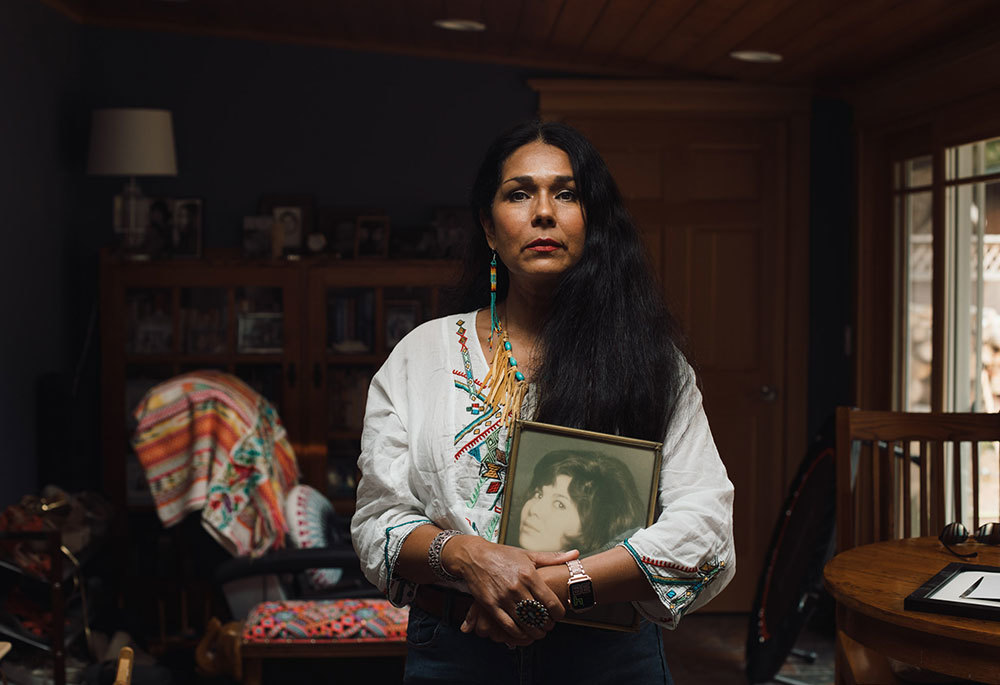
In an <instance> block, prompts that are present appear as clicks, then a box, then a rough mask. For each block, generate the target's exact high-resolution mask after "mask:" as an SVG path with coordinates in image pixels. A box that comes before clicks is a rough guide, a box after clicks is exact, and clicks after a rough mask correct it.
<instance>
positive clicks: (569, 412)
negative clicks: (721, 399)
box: [461, 121, 684, 441]
mask: <svg viewBox="0 0 1000 685" xmlns="http://www.w3.org/2000/svg"><path fill="white" fill-rule="evenodd" d="M535 141H541V142H543V143H546V144H548V145H553V146H555V147H558V148H559V149H561V150H562V151H563V152H565V153H566V154H567V156H568V157H569V159H570V163H571V164H572V166H573V177H574V179H575V181H576V189H577V193H578V196H579V198H580V202H581V205H582V207H583V212H584V217H585V220H586V239H585V242H584V250H583V256H582V257H581V258H580V261H578V262H577V263H576V264H575V265H574V266H573V267H572V268H570V269H569V270H567V272H566V273H565V274H563V276H562V278H561V279H560V282H559V285H558V286H557V288H556V291H555V293H554V297H553V306H552V309H551V311H550V313H549V315H548V318H547V320H546V321H545V323H544V325H543V327H542V331H541V341H540V342H541V345H542V348H541V351H542V354H543V357H542V365H541V368H539V369H538V370H536V372H535V376H534V378H533V379H532V380H533V382H534V383H535V385H536V387H537V390H538V393H539V395H538V398H539V403H538V408H537V412H536V414H535V416H534V417H533V418H534V419H535V420H537V421H542V422H545V423H552V424H556V425H560V426H568V427H571V428H584V429H587V430H593V431H598V432H601V433H613V434H618V435H625V436H629V437H637V438H644V439H647V440H656V441H659V440H662V439H663V437H664V435H665V434H666V428H667V426H668V425H669V421H670V416H671V414H672V413H673V408H674V399H675V395H676V391H677V387H678V383H679V378H680V372H681V368H682V365H683V363H684V362H683V355H682V353H681V344H680V333H679V328H678V326H677V324H676V322H675V319H674V318H673V316H671V314H670V312H669V311H668V310H667V307H666V305H665V304H664V302H663V298H662V297H661V295H660V292H659V288H658V287H657V284H656V282H655V280H654V278H653V276H652V273H651V270H650V267H649V264H648V262H647V258H646V252H645V249H644V248H643V246H642V242H641V240H640V238H639V233H638V231H637V230H636V227H635V223H634V222H633V221H632V217H631V216H630V215H629V213H628V211H627V210H626V209H625V204H624V202H623V201H622V197H621V193H620V192H619V190H618V186H617V184H616V183H615V181H614V179H613V178H612V177H611V173H610V172H609V171H608V168H607V165H606V164H605V163H604V160H603V159H602V158H601V156H600V154H599V153H598V152H597V150H596V149H594V146H593V145H591V144H590V142H589V141H588V140H587V139H586V138H584V137H583V135H582V134H581V133H580V132H579V131H577V130H576V129H574V128H572V127H571V126H568V125H566V124H562V123H556V122H541V121H530V122H526V123H523V124H519V125H517V126H515V127H514V128H512V129H510V130H508V131H507V132H506V133H504V134H502V135H501V136H500V137H498V138H497V139H496V140H495V141H494V142H493V143H492V145H490V147H489V149H488V150H487V151H486V155H485V157H484V159H483V162H482V164H481V165H480V167H479V173H478V174H477V175H476V180H475V184H474V185H473V188H472V193H471V208H472V214H473V216H474V217H475V221H476V224H477V227H478V230H477V231H475V232H474V234H473V235H472V236H470V242H469V245H468V250H467V258H466V261H465V270H466V273H465V278H464V280H463V283H464V288H463V289H464V292H463V297H462V302H461V303H462V307H463V310H464V311H471V310H474V309H481V308H483V307H487V306H489V262H490V259H491V255H492V251H491V250H490V247H489V245H488V244H487V242H486V237H485V234H484V232H483V227H482V220H481V218H482V217H483V216H490V215H491V213H492V209H493V199H494V197H495V195H496V191H497V188H498V187H499V186H500V181H501V173H502V171H503V165H504V162H506V161H507V158H508V157H510V156H511V154H513V153H514V151H515V150H517V149H518V148H520V147H521V146H523V145H527V144H528V143H532V142H535ZM508 285H509V274H508V272H507V268H506V267H505V266H504V265H503V264H502V263H501V262H500V261H499V260H498V262H497V300H498V301H501V300H503V299H504V298H505V297H506V296H507V288H508Z"/></svg>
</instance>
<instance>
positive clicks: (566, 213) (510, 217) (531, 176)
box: [482, 141, 586, 278]
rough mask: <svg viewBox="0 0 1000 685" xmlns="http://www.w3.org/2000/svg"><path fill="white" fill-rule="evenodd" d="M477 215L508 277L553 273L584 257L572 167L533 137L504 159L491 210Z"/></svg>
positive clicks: (561, 154) (559, 153) (583, 228)
mask: <svg viewBox="0 0 1000 685" xmlns="http://www.w3.org/2000/svg"><path fill="white" fill-rule="evenodd" d="M482 219H483V228H484V229H485V231H486V239H487V242H488V243H489V245H490V247H491V248H492V249H494V250H496V251H497V254H498V255H499V257H500V259H501V260H502V261H503V263H504V264H505V265H506V266H507V269H508V270H509V271H510V274H511V277H512V278H516V277H518V276H521V277H529V278H530V277H551V276H558V275H560V274H562V273H563V272H565V271H566V270H567V269H569V268H570V267H571V266H573V265H574V264H576V263H577V262H578V261H579V260H580V257H581V256H583V245H584V238H585V236H586V226H585V221H584V216H583V206H582V205H581V204H580V199H579V197H578V196H577V192H576V182H575V180H574V178H573V166H572V164H571V163H570V159H569V156H568V155H567V154H566V153H565V152H563V151H562V150H561V149H559V148H557V147H555V146H553V145H548V144H547V143H542V142H540V141H535V142H533V143H528V144H527V145H523V146H521V147H519V148H518V149H517V150H515V151H514V153H513V154H511V156H510V157H508V158H507V161H505V162H504V165H503V170H502V173H501V177H500V187H499V188H497V192H496V195H495V196H494V198H493V208H492V212H491V215H490V216H488V217H482Z"/></svg>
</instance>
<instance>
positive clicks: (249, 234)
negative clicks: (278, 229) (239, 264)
mask: <svg viewBox="0 0 1000 685" xmlns="http://www.w3.org/2000/svg"><path fill="white" fill-rule="evenodd" d="M273 233H274V217H273V216H271V215H270V214H267V215H263V216H245V217H243V256H245V257H257V258H267V257H270V256H272V253H271V241H272V234H273Z"/></svg>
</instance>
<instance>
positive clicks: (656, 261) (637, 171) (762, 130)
mask: <svg viewBox="0 0 1000 685" xmlns="http://www.w3.org/2000/svg"><path fill="white" fill-rule="evenodd" d="M564 119H565V120H566V121H567V122H568V123H570V124H572V125H574V126H576V127H577V128H579V129H580V130H582V131H583V132H584V133H585V134H586V135H587V136H588V137H589V138H590V139H591V140H592V142H593V143H594V144H595V145H596V146H597V148H598V149H599V150H600V151H601V153H602V155H603V156H604V157H605V159H606V161H607V163H608V165H609V167H610V168H611V171H612V173H613V174H614V176H615V178H616V180H617V181H618V183H619V185H620V186H621V190H622V193H623V194H624V195H625V198H626V202H627V204H628V207H629V209H630V211H631V212H632V213H633V215H634V216H635V218H636V220H637V222H638V224H639V226H640V229H641V231H642V233H643V237H644V239H645V242H646V244H647V247H648V249H649V252H650V256H651V259H652V261H653V265H654V268H655V269H656V271H657V273H658V275H659V277H660V280H661V282H662V285H663V287H664V289H665V295H666V297H667V301H668V303H669V304H670V306H671V308H672V310H673V312H674V313H675V315H676V316H677V317H678V318H679V319H680V320H681V324H682V326H683V328H684V331H685V333H686V334H687V336H688V344H689V351H690V358H691V362H692V364H693V365H694V367H695V369H696V370H697V372H698V374H699V377H700V380H701V383H702V392H703V394H704V401H705V409H706V412H707V414H708V417H709V421H710V423H711V427H712V432H713V434H714V436H715V440H716V443H717V445H718V448H719V452H720V454H721V455H722V459H723V461H724V462H725V464H726V468H727V469H728V471H729V476H730V478H731V479H732V481H733V483H734V484H735V486H736V501H735V511H734V525H735V536H736V547H737V575H736V578H735V579H734V580H733V582H732V583H731V584H730V586H729V587H728V588H727V589H726V590H725V592H724V593H723V594H722V595H720V596H719V597H718V598H717V599H715V600H714V601H713V602H712V604H711V605H709V606H710V609H711V610H715V611H746V610H749V608H750V606H751V603H752V600H753V596H754V592H755V591H756V586H757V580H758V577H759V574H760V571H761V569H762V568H763V566H764V555H765V554H766V551H767V547H768V542H769V538H770V533H771V529H772V526H773V525H774V522H775V520H776V517H777V515H778V509H779V508H780V506H781V502H782V500H783V496H784V492H785V484H786V481H787V477H788V474H787V473H786V471H787V469H786V466H785V456H784V453H785V432H786V416H785V406H786V404H785V402H786V399H790V398H788V397H787V396H786V393H785V390H786V382H785V380H786V378H785V375H786V353H787V350H786V340H787V335H786V332H787V331H786V326H787V323H788V322H787V314H788V312H787V306H786V302H787V292H786V288H787V280H788V278H787V275H788V268H787V267H788V265H787V264H786V235H785V225H786V216H787V208H786V197H787V193H788V190H787V187H786V183H787V181H786V179H787V161H786V160H787V151H786V149H785V148H786V145H785V138H784V131H785V129H784V124H783V123H782V122H781V121H780V120H774V119H767V118H746V119H739V118H732V117H717V118H714V119H713V118H704V117H699V118H695V117H690V116H688V117H683V116H678V115H674V114H671V115H664V114H659V115H655V114H654V115H646V116H643V115H638V116H637V115H630V116H627V117H626V116H611V115H609V114H602V115H601V116H597V117H586V116H567V117H564ZM803 258H804V255H803ZM803 325H804V322H803ZM804 399H805V398H804V397H797V398H794V401H795V402H798V403H800V404H804ZM797 458H801V454H798V455H796V459H797ZM793 463H795V461H794V460H793Z"/></svg>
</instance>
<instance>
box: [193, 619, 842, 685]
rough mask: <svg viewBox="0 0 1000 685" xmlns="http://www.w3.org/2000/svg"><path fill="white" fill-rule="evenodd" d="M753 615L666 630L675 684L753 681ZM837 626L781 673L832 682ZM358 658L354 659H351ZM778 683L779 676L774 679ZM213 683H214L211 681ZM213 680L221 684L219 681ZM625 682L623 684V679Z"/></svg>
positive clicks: (281, 673)
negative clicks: (749, 664) (749, 654)
mask: <svg viewBox="0 0 1000 685" xmlns="http://www.w3.org/2000/svg"><path fill="white" fill-rule="evenodd" d="M748 622H749V618H748V616H747V615H746V614H709V613H704V614H692V615H691V616H687V617H685V618H684V620H683V621H682V622H681V624H680V626H679V627H678V628H677V630H675V631H666V632H665V633H664V644H665V649H666V653H667V663H668V664H669V666H670V670H671V673H672V674H673V677H674V682H675V683H676V685H748V678H747V676H746V671H745V666H744V663H745V662H744V654H745V649H746V639H747V631H748V627H749V623H748ZM832 635H833V628H832V626H831V625H830V624H829V623H828V622H826V621H825V620H824V617H823V616H819V617H818V618H816V619H815V620H813V621H812V622H811V623H810V624H809V625H808V626H806V628H805V629H804V630H803V631H802V632H801V633H800V635H799V639H798V642H797V643H796V648H797V649H802V650H805V651H809V652H815V653H816V660H815V661H814V662H813V663H807V662H806V661H805V660H803V659H800V658H798V657H796V656H794V655H792V656H789V657H788V659H787V660H786V662H785V665H784V666H783V667H782V668H781V670H780V671H779V675H781V676H784V677H787V678H791V679H793V680H794V681H795V682H797V683H801V684H802V685H832V684H833V682H834V680H833V636H832ZM352 661H353V660H352ZM345 665H346V667H347V668H348V669H349V670H348V671H347V672H339V677H343V678H344V680H342V682H363V681H366V682H368V683H370V684H371V685H379V684H381V683H386V684H391V683H395V682H398V679H399V675H398V674H400V671H401V669H402V662H401V661H399V662H398V663H397V662H395V661H393V660H386V659H381V660H378V661H367V662H365V663H361V661H360V660H359V661H358V662H357V663H350V664H344V662H343V661H342V662H341V663H340V665H339V666H338V667H339V668H344V667H345ZM268 666H269V668H270V670H267V671H265V678H264V682H265V683H268V684H269V685H278V684H281V685H284V684H285V683H289V685H290V684H292V683H295V684H296V685H299V684H301V683H304V682H310V681H311V680H313V679H315V677H316V676H317V675H318V674H320V673H325V672H326V671H325V668H327V667H325V666H323V665H320V664H318V663H312V664H310V663H308V662H305V663H300V664H292V663H288V664H278V663H272V664H269V665H268ZM770 682H771V683H773V682H774V681H770ZM206 685H209V684H206ZM210 685H220V684H219V683H218V682H215V683H211V684H210ZM623 685H624V684H623Z"/></svg>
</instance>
